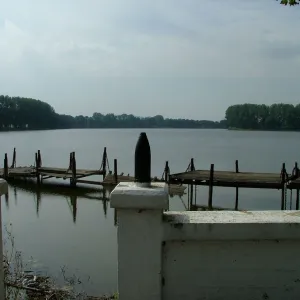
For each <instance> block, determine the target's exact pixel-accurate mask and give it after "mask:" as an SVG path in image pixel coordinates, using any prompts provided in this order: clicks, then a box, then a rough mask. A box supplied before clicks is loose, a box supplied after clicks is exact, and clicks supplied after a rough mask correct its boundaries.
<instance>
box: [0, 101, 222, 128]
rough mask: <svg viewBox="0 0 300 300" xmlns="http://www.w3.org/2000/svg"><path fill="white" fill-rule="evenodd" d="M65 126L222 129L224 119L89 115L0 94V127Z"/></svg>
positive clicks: (96, 113)
mask: <svg viewBox="0 0 300 300" xmlns="http://www.w3.org/2000/svg"><path fill="white" fill-rule="evenodd" d="M68 128H225V122H224V121H221V122H214V121H209V120H200V121H198V120H188V119H170V118H164V117H163V116H161V115H157V116H154V117H137V116H134V115H132V114H129V115H128V114H122V115H115V114H112V113H111V114H101V113H98V112H95V113H94V114H93V115H92V116H91V117H88V116H83V115H80V116H75V117H74V116H70V115H64V114H58V113H56V112H55V110H54V108H53V107H51V106H50V105H49V104H48V103H45V102H42V101H40V100H35V99H31V98H21V97H9V96H0V130H38V129H68Z"/></svg>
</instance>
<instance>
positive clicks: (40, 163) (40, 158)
mask: <svg viewBox="0 0 300 300" xmlns="http://www.w3.org/2000/svg"><path fill="white" fill-rule="evenodd" d="M38 162H39V168H41V167H42V156H41V151H40V150H38Z"/></svg>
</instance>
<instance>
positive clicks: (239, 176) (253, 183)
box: [170, 170, 282, 189]
mask: <svg viewBox="0 0 300 300" xmlns="http://www.w3.org/2000/svg"><path fill="white" fill-rule="evenodd" d="M213 175H214V177H213V185H214V186H224V187H249V188H268V189H272V188H274V189H280V188H282V181H281V176H280V174H276V173H251V172H239V173H236V172H231V171H217V170H215V171H214V174H213ZM170 182H172V183H183V184H196V185H209V182H210V171H209V170H196V171H189V172H183V173H177V174H171V175H170Z"/></svg>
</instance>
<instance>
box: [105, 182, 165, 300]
mask: <svg viewBox="0 0 300 300" xmlns="http://www.w3.org/2000/svg"><path fill="white" fill-rule="evenodd" d="M110 204H111V207H113V208H116V209H117V216H118V291H119V299H120V300H141V299H143V300H160V299H161V295H162V293H161V290H162V276H161V268H162V237H163V226H162V222H163V216H162V215H163V211H164V210H165V209H168V208H169V195H168V186H167V185H165V183H151V184H149V186H146V187H145V185H143V184H139V183H128V182H126V183H122V182H121V183H120V184H119V185H118V186H117V187H116V188H115V189H114V190H113V192H112V193H111V200H110Z"/></svg>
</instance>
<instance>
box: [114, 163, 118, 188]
mask: <svg viewBox="0 0 300 300" xmlns="http://www.w3.org/2000/svg"><path fill="white" fill-rule="evenodd" d="M114 181H115V184H118V161H117V160H116V159H114Z"/></svg>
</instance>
